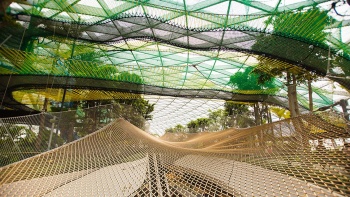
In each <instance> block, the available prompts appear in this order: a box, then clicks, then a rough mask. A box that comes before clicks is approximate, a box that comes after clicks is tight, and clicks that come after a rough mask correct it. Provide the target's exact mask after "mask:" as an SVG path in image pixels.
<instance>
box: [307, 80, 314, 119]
mask: <svg viewBox="0 0 350 197" xmlns="http://www.w3.org/2000/svg"><path fill="white" fill-rule="evenodd" d="M307 84H308V90H309V110H310V113H312V112H313V111H314V104H313V100H312V86H311V80H310V79H309V80H308V83H307Z"/></svg>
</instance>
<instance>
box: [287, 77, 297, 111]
mask: <svg viewBox="0 0 350 197" xmlns="http://www.w3.org/2000/svg"><path fill="white" fill-rule="evenodd" d="M287 86H288V102H289V111H290V115H291V117H292V118H293V117H296V116H298V115H299V107H298V98H297V84H296V78H295V75H294V74H290V73H287Z"/></svg>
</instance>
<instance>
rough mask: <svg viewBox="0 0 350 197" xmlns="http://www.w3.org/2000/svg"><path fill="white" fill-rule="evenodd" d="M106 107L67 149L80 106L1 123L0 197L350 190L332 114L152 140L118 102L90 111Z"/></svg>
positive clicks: (341, 135) (349, 156) (347, 155)
mask: <svg viewBox="0 0 350 197" xmlns="http://www.w3.org/2000/svg"><path fill="white" fill-rule="evenodd" d="M101 109H103V110H104V112H106V113H105V114H106V117H105V118H104V120H105V121H96V120H92V122H94V123H92V124H90V123H87V122H83V123H84V124H82V125H83V126H81V127H80V129H84V130H85V131H86V132H87V133H90V134H88V135H87V136H85V137H82V138H80V139H77V140H75V141H72V142H70V143H67V144H64V145H62V143H63V142H61V141H60V140H59V138H58V135H60V136H64V135H66V136H65V137H64V138H65V139H69V138H72V139H74V136H69V134H67V133H66V134H65V133H64V130H65V129H68V130H69V125H70V121H69V120H68V119H69V117H75V118H76V116H75V115H73V116H72V114H76V112H75V111H69V112H62V113H54V114H45V113H43V114H38V115H32V116H24V117H17V118H6V119H1V121H0V124H1V125H0V126H1V127H0V128H1V130H0V131H1V135H2V144H0V145H1V147H0V148H1V155H0V156H1V165H3V167H2V168H0V196H349V195H350V192H349V191H350V149H349V146H348V141H347V140H348V138H350V134H349V130H348V129H347V125H346V123H345V125H344V122H345V121H343V120H342V119H341V117H340V116H338V115H336V114H327V113H323V114H318V115H315V114H310V115H302V116H300V117H297V118H294V119H287V120H283V121H279V122H275V123H271V124H266V125H263V126H257V127H253V128H249V129H227V130H224V131H220V132H211V133H207V132H201V133H196V134H188V133H167V134H165V135H164V136H162V137H161V138H156V137H154V136H152V135H150V134H148V133H146V132H144V131H143V130H141V129H139V128H138V127H136V126H133V125H132V124H130V123H129V122H128V121H127V120H129V121H132V120H131V119H130V118H131V117H130V116H129V117H127V116H124V119H123V118H119V117H120V114H118V113H117V112H118V110H119V112H120V109H121V108H120V107H119V108H118V107H115V106H113V105H109V106H104V107H102V108H101V107H100V108H99V109H98V108H93V109H89V110H90V112H89V113H91V112H96V111H97V110H100V111H101ZM124 110H125V107H124ZM87 111H88V110H86V111H85V113H88V112H87ZM112 114H113V115H112ZM53 116H56V117H57V119H58V120H59V119H60V118H61V122H60V121H56V122H55V121H52V120H53ZM64 118H66V119H64ZM50 120H51V121H50ZM97 122H98V124H97ZM53 123H56V124H60V125H61V126H60V127H55V125H54V124H53ZM95 123H96V124H95ZM63 125H66V126H67V125H68V126H67V127H64V126H63ZM86 125H88V126H86ZM84 126H86V127H84ZM51 127H53V128H56V129H57V128H58V129H57V130H55V129H53V130H52V131H53V132H50V130H51ZM78 127H79V126H77V127H75V129H79V128H78ZM40 129H42V131H45V132H41V134H38V132H39V130H40ZM91 129H96V130H97V131H95V132H90V130H91ZM29 130H31V131H33V132H32V133H30V132H29ZM30 135H35V136H36V138H33V139H35V140H30V138H29V137H30ZM38 135H40V136H38ZM16 136H17V137H16ZM18 136H20V137H18ZM27 138H28V139H27ZM39 138H40V139H41V140H38V139H39ZM50 139H51V140H50ZM340 141H342V142H343V143H339V142H340ZM327 143H328V145H327ZM55 146H57V148H54V147H55ZM28 147H31V148H28ZM52 148H54V149H52ZM49 149H52V150H49ZM39 153H40V154H39Z"/></svg>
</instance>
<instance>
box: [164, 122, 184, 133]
mask: <svg viewBox="0 0 350 197" xmlns="http://www.w3.org/2000/svg"><path fill="white" fill-rule="evenodd" d="M185 129H186V128H185V127H184V126H182V125H181V124H178V125H176V126H175V127H174V128H168V129H166V130H165V132H167V133H182V132H185Z"/></svg>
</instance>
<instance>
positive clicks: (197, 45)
mask: <svg viewBox="0 0 350 197" xmlns="http://www.w3.org/2000/svg"><path fill="white" fill-rule="evenodd" d="M333 2H334V1H326V0H315V1H309V0H305V1H300V0H298V1H294V0H293V1H292V0H285V1H279V0H271V1H269V0H264V1H248V0H238V1H224V0H212V1H203V0H191V1H185V0H184V1H171V0H166V1H156V0H149V1H147V0H144V1H114V0H66V1H58V0H54V1H49V0H36V1H30V0H29V1H26V2H14V3H12V4H11V5H10V6H9V7H8V9H7V12H8V14H10V15H12V16H13V17H14V18H15V19H16V21H17V22H18V23H19V24H20V25H16V26H15V27H11V26H5V28H3V31H2V32H0V43H2V45H1V46H0V62H1V65H0V78H1V79H0V81H1V82H0V83H1V84H0V85H1V86H0V91H2V92H5V93H6V94H10V96H9V97H11V98H5V99H3V102H2V103H3V104H4V106H7V107H10V108H11V107H12V108H18V107H19V106H18V102H19V103H22V104H28V103H26V102H25V99H23V95H25V94H35V92H41V93H42V95H46V96H48V94H49V93H48V89H50V88H56V91H53V92H56V93H55V94H54V93H53V94H54V95H51V97H52V99H53V100H55V99H54V98H55V95H57V90H58V89H59V88H64V87H68V88H71V89H72V91H73V90H74V92H75V96H72V97H71V98H76V99H77V98H79V99H80V98H81V95H84V94H83V93H82V92H84V91H85V92H86V91H88V90H90V91H92V90H94V91H97V93H96V92H95V95H97V96H96V98H98V99H112V98H115V94H116V92H130V93H142V94H148V95H163V96H180V97H189V98H198V97H201V98H210V99H224V100H236V101H249V102H253V101H262V102H263V101H265V102H270V103H272V104H277V105H281V106H284V107H287V106H286V105H287V102H285V101H286V98H287V86H286V85H285V84H286V80H285V79H284V77H283V76H281V77H277V78H276V79H275V80H274V84H275V86H276V87H277V89H278V91H275V89H274V90H270V89H266V88H265V89H259V90H239V89H237V88H236V87H233V86H231V85H230V84H229V80H230V77H231V76H232V75H234V74H235V73H237V72H244V70H245V69H247V68H250V67H254V68H258V69H259V70H261V71H264V72H266V73H271V72H272V70H273V69H274V68H278V69H280V70H282V71H286V72H287V71H291V70H293V71H294V72H297V73H310V72H311V73H316V74H317V75H318V76H319V78H318V80H317V81H314V82H313V83H312V87H313V98H314V108H315V109H317V108H319V107H323V106H327V105H330V104H333V103H334V102H335V101H337V100H339V99H340V98H346V97H349V93H348V90H349V89H350V79H349V78H348V76H349V74H350V56H349V54H350V45H349V41H350V16H349V15H350V11H349V10H350V9H349V5H347V4H343V3H342V2H338V3H336V4H333ZM276 21H277V22H276ZM278 21H282V22H281V24H283V26H280V27H278V25H277V24H278ZM315 32H318V33H315ZM328 60H329V62H328ZM123 73H129V75H127V76H126V77H125V76H124V75H123ZM122 76H124V77H122ZM135 76H136V77H135ZM39 89H41V90H39ZM7 90H9V91H7ZM78 90H79V91H78ZM297 91H298V101H299V104H300V105H301V106H303V107H304V108H305V109H307V108H308V105H309V104H308V87H307V83H301V84H300V85H298V88H297ZM9 92H10V93H9ZM43 92H45V93H43ZM3 94H4V93H3ZM78 94H81V95H80V97H79V96H77V95H78ZM18 95H21V96H18ZM98 95H100V96H98ZM106 95H109V97H108V96H106ZM57 98H58V97H57ZM94 98H95V97H94ZM39 100H40V99H39ZM39 100H38V101H37V102H38V103H39ZM56 100H58V101H59V100H60V99H56ZM27 101H28V99H27ZM31 102H34V101H31ZM40 102H42V101H40ZM16 103H17V104H16ZM32 104H33V103H32ZM34 104H37V103H34Z"/></svg>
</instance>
